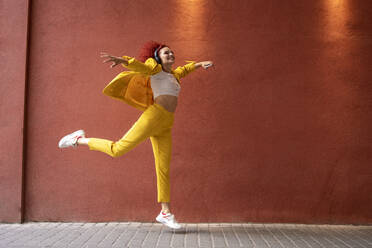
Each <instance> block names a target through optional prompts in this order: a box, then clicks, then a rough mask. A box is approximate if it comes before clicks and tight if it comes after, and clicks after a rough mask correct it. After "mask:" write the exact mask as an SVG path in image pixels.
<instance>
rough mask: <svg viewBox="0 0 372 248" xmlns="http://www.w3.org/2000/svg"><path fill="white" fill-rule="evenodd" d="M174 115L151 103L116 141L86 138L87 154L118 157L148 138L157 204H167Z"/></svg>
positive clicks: (168, 199)
mask: <svg viewBox="0 0 372 248" xmlns="http://www.w3.org/2000/svg"><path fill="white" fill-rule="evenodd" d="M173 122H174V113H172V112H169V111H168V110H166V109H165V108H164V107H163V106H161V105H159V104H157V103H154V104H152V105H150V106H149V107H148V108H147V109H146V110H145V111H144V112H143V113H142V115H141V116H140V118H139V119H138V120H137V121H136V122H135V123H134V125H133V126H132V127H131V128H130V129H129V131H128V132H127V133H126V134H125V135H124V136H123V137H122V138H121V139H120V140H118V141H116V142H114V141H111V140H106V139H99V138H90V139H89V142H88V146H89V149H90V150H94V151H101V152H104V153H106V154H108V155H110V156H112V157H119V156H121V155H124V154H125V153H127V152H129V151H130V150H132V149H133V148H134V147H136V146H137V145H138V144H140V143H141V142H142V141H144V140H146V139H147V138H149V137H150V140H151V144H152V149H153V152H154V158H155V169H156V177H157V189H158V202H169V201H170V183H169V165H170V160H171V153H172V134H171V131H172V126H173Z"/></svg>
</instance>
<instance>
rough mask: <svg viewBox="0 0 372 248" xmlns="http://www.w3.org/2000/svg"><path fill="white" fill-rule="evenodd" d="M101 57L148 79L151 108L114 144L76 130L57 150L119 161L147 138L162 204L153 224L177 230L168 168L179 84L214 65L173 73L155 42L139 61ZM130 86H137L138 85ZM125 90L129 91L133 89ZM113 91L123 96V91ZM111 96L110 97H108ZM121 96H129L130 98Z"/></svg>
mask: <svg viewBox="0 0 372 248" xmlns="http://www.w3.org/2000/svg"><path fill="white" fill-rule="evenodd" d="M101 57H103V58H107V60H105V61H103V63H107V62H113V64H112V65H111V68H113V67H114V66H116V65H119V64H122V65H123V66H124V67H126V68H128V69H130V70H132V71H136V72H135V73H134V74H136V73H137V74H136V75H138V73H141V75H144V76H145V77H147V78H148V79H150V82H151V89H150V90H152V92H153V95H151V100H153V102H152V104H151V103H150V104H148V107H147V108H145V110H144V112H143V114H142V115H141V116H140V118H139V119H138V120H137V121H136V122H135V124H134V125H133V126H132V127H131V129H130V130H129V131H128V132H127V133H126V134H125V135H124V136H123V137H122V138H121V139H120V140H118V141H116V142H114V141H110V140H106V139H99V138H87V137H86V135H85V132H84V131H83V130H78V131H76V132H73V133H71V134H69V135H66V136H65V137H63V138H62V139H61V140H60V142H59V147H60V148H66V147H77V146H78V145H87V146H88V147H89V149H90V150H95V151H101V152H105V153H106V154H108V155H110V156H112V157H119V156H121V155H123V154H125V153H127V152H129V151H130V150H131V149H133V148H134V147H135V146H137V145H138V144H140V143H141V142H143V141H144V140H146V139H147V138H150V140H151V143H152V147H153V152H154V157H155V168H156V176H157V191H158V202H159V203H161V211H160V213H159V215H158V216H157V217H156V220H157V221H159V222H160V223H163V224H165V225H167V226H168V227H170V228H175V229H178V228H180V227H181V226H180V225H179V224H178V223H177V221H176V219H175V217H174V214H172V213H171V211H170V206H169V202H170V184H169V165H170V158H171V152H172V136H171V130H172V126H173V122H174V112H175V110H176V107H177V100H178V95H179V92H180V89H181V86H180V84H179V82H180V78H182V77H184V76H186V75H187V74H188V73H190V72H192V71H194V70H195V69H197V68H199V67H203V68H204V69H207V68H208V67H210V66H213V63H212V62H211V61H203V62H199V63H197V62H191V63H188V64H186V65H184V66H182V67H181V66H179V67H177V69H175V70H173V69H172V66H173V64H174V62H175V56H174V53H173V51H172V50H171V49H170V48H169V47H168V46H167V45H165V44H160V43H157V42H154V41H150V42H148V43H146V44H145V45H144V47H143V48H142V52H141V55H140V57H141V60H142V61H138V60H136V59H135V58H131V57H128V56H122V57H115V56H112V55H109V54H107V53H102V54H101ZM143 62H144V63H143ZM144 80H145V79H144ZM113 81H114V80H113ZM132 81H133V80H132ZM115 82H116V81H115ZM119 84H120V83H119ZM132 84H134V85H139V84H138V83H132ZM120 85H121V86H120V87H122V84H120ZM111 86H112V83H110V84H109V85H108V86H107V87H106V88H105V89H111V88H114V89H117V87H116V86H115V87H111ZM126 87H128V88H131V87H132V86H131V87H129V86H126ZM132 88H133V87H132ZM109 91H110V90H106V91H105V90H104V93H105V92H109ZM115 91H120V92H123V90H122V89H120V90H115ZM108 95H110V94H108ZM113 95H114V94H113V93H112V94H111V95H110V96H113ZM124 95H126V96H128V95H129V94H124ZM127 98H128V97H127ZM127 98H126V99H124V97H123V99H122V100H125V101H126V102H128V103H130V104H131V105H133V104H132V102H135V101H131V102H129V101H128V99H127ZM133 106H135V105H133ZM136 106H137V105H136Z"/></svg>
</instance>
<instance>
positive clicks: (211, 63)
mask: <svg viewBox="0 0 372 248" xmlns="http://www.w3.org/2000/svg"><path fill="white" fill-rule="evenodd" d="M211 66H213V62H212V61H203V62H199V63H196V64H195V69H197V68H199V67H203V68H204V69H208V68H209V67H211Z"/></svg>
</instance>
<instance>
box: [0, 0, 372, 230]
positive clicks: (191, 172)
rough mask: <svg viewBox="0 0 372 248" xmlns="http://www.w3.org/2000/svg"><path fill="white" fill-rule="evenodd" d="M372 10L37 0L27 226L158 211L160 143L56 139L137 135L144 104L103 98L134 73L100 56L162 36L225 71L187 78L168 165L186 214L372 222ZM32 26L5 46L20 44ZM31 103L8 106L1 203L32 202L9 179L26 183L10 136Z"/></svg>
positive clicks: (0, 215) (343, 5) (325, 3)
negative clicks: (121, 151) (112, 151)
mask: <svg viewBox="0 0 372 248" xmlns="http://www.w3.org/2000/svg"><path fill="white" fill-rule="evenodd" d="M3 2H5V1H3ZM18 2H19V4H20V5H22V4H23V5H22V8H23V9H24V10H23V11H24V12H26V6H27V4H26V3H24V2H22V1H18ZM88 3H89V4H88ZM371 10H372V2H371V1H369V0H365V1H362V0H359V1H351V0H349V1H347V0H340V1H333V0H318V1H294V0H293V1H273V0H272V1H259V0H255V1H243V0H241V1H219V0H218V1H190V0H189V1H186V0H185V1H181V0H180V1H156V2H153V1H144V0H141V1H119V0H114V1H104V0H95V1H89V2H88V1H52V0H49V1H41V0H33V1H32V4H31V36H30V40H29V43H28V45H29V47H30V57H29V63H28V64H27V68H28V74H27V75H28V80H26V81H27V84H28V90H27V95H26V96H27V104H26V112H27V121H26V128H27V132H26V133H27V136H26V141H27V143H26V151H25V153H24V157H25V158H27V160H26V163H25V179H24V181H23V185H24V188H25V198H24V205H23V207H24V212H23V213H24V216H25V220H26V221H154V218H155V216H156V215H157V213H158V211H159V204H158V203H157V201H156V199H157V198H156V178H155V167H154V158H153V153H152V149H151V143H150V141H149V140H147V141H146V142H144V143H143V144H141V145H139V146H138V147H136V148H135V149H134V150H132V151H131V152H129V153H128V154H126V155H124V156H123V157H120V158H115V159H114V158H111V157H109V156H108V155H106V154H104V153H100V152H95V151H89V150H88V149H87V148H86V147H81V148H78V149H65V150H61V149H59V148H58V147H57V143H58V140H59V139H60V138H61V137H62V136H63V135H65V134H67V133H69V132H72V131H75V130H77V129H81V128H82V129H84V130H85V131H86V133H87V136H88V137H100V138H108V139H113V140H116V139H119V138H121V137H122V136H123V135H124V134H125V132H126V131H127V130H128V129H129V128H130V127H131V126H132V125H133V123H134V122H135V121H136V120H137V119H138V118H139V116H140V114H141V112H139V111H138V110H136V109H135V108H132V107H130V106H129V105H126V104H123V103H121V102H119V101H116V100H112V99H111V98H109V97H107V96H105V95H103V94H102V89H103V88H104V87H105V85H106V84H107V83H108V82H109V81H110V80H111V79H112V78H114V77H115V76H116V74H118V73H119V72H120V71H122V70H123V68H122V67H115V68H113V69H110V67H109V64H103V63H102V59H101V58H100V57H99V53H100V51H106V52H108V53H111V54H113V55H117V56H120V55H129V56H136V55H137V52H138V49H139V48H140V46H141V44H143V43H144V42H145V41H147V40H149V39H153V40H158V41H164V42H166V44H168V45H169V46H170V47H171V48H172V49H173V50H174V51H175V54H176V65H175V66H178V65H182V64H184V63H185V62H184V60H199V61H201V60H212V61H214V62H215V70H214V69H209V70H208V71H204V70H203V69H198V70H197V71H196V72H194V73H192V74H190V76H188V77H187V78H185V79H183V81H182V90H181V93H180V96H179V105H178V108H177V110H176V113H175V123H174V128H173V138H174V139H173V147H174V148H173V154H172V155H173V157H172V164H171V208H172V211H173V212H174V213H175V214H176V216H177V219H178V220H179V221H180V222H284V223H289V222H298V223H353V224H366V223H372V212H371V211H370V209H372V196H371V191H372V168H371V162H372V158H371V148H372V145H371V144H372V143H371V141H372V129H371V125H372V115H371V111H372V101H371V95H372V86H371V84H370V82H371V79H372V76H371V74H370V67H371V65H370V61H372V46H371V45H372V19H371V18H370V16H371V15H372V11H371ZM3 11H4V10H1V12H3ZM11 13H12V14H15V15H16V16H18V17H19V18H21V17H22V18H24V14H23V13H21V12H20V10H19V9H13V10H12V12H11ZM3 23H5V24H6V25H9V26H10V27H12V28H13V29H14V28H16V23H14V22H10V21H8V20H6V21H4V20H2V25H5V24H3ZM22 27H25V25H24V26H22ZM21 31H22V29H21ZM23 31H24V32H26V29H23ZM3 33H5V31H3V29H1V35H2V36H3ZM22 35H23V36H20V37H14V38H12V39H13V40H14V43H9V44H8V43H7V44H6V46H5V49H3V50H6V53H11V51H12V50H11V49H12V47H13V46H14V44H15V43H16V42H19V43H20V44H23V45H24V40H25V33H22ZM22 42H23V43H22ZM18 52H19V51H18ZM2 54H3V53H2ZM11 54H12V53H11ZM23 55H25V52H24V51H23V53H20V56H19V57H18V59H19V60H22V59H23V61H25V58H24V57H23ZM2 62H3V61H2ZM16 62H17V61H16V58H14V57H11V63H14V64H15V63H16ZM3 63H4V62H3ZM11 63H9V64H11ZM7 65H8V64H7ZM9 68H10V70H7V71H5V70H3V68H2V70H1V73H2V74H1V75H2V76H4V75H5V78H6V85H8V86H4V85H3V84H1V87H2V91H1V92H2V94H4V90H3V87H10V86H9V85H10V83H12V85H14V86H16V87H15V88H14V89H15V90H16V91H17V92H18V93H19V92H22V89H23V87H24V85H25V81H24V77H20V75H19V73H20V71H19V70H15V69H14V68H11V67H9ZM22 68H23V67H22ZM9 72H10V73H9ZM22 75H23V74H22ZM11 77H19V78H17V85H15V84H14V83H13V80H14V79H12V78H11ZM5 90H6V88H5ZM4 97H5V99H6V100H5V101H4V102H5V106H1V108H0V109H1V111H2V112H1V113H3V112H4V111H6V112H10V111H8V109H9V110H10V109H11V108H13V106H12V104H14V103H13V101H17V102H16V104H18V105H20V106H22V104H23V102H22V101H23V97H22V95H21V96H19V97H18V98H14V97H11V96H10V94H6V95H5V96H4ZM2 99H3V98H2ZM3 109H4V110H3ZM22 111H23V109H22V108H20V109H19V110H18V112H19V113H17V115H16V114H15V113H14V114H13V113H12V115H14V116H13V117H14V118H11V117H8V115H3V114H2V115H1V123H7V122H9V123H10V124H13V126H12V127H11V131H8V133H3V134H2V135H3V136H4V138H3V139H5V140H6V142H3V141H2V143H1V151H2V152H1V153H0V154H1V157H0V159H1V160H0V161H1V163H2V165H1V173H2V174H1V177H2V178H5V179H4V180H6V181H7V183H6V186H7V187H8V188H1V189H0V199H1V200H2V201H3V200H5V199H8V198H9V194H10V193H11V194H13V196H12V197H14V199H13V198H11V200H12V201H15V199H19V198H20V190H14V189H9V188H10V187H14V188H20V187H21V185H20V184H21V182H22V181H21V180H20V174H19V173H18V174H17V176H16V177H15V178H16V179H17V180H16V179H14V176H13V175H10V173H14V172H12V171H20V170H21V168H22V165H21V160H22V159H21V158H22V154H21V153H20V151H19V149H17V148H19V147H22V136H21V134H22V133H19V134H18V136H17V137H18V140H17V142H15V143H16V144H13V143H12V141H13V140H14V135H12V133H11V132H17V130H18V132H19V129H17V128H16V127H15V126H14V125H16V123H18V120H21V119H22V118H21V117H22V113H23V112H22ZM4 116H6V117H4ZM21 123H22V122H21ZM1 128H2V129H3V128H5V127H3V124H2V125H1ZM2 131H3V130H2ZM5 131H6V130H5ZM8 144H12V146H14V151H15V152H9V151H8V149H9V148H8ZM5 149H6V150H5ZM17 154H18V155H17ZM15 155H17V156H15ZM4 161H6V162H4ZM3 164H4V165H3ZM1 183H2V184H3V182H1ZM15 203H18V205H17V204H15V205H12V204H11V203H6V204H8V205H6V204H5V207H6V208H8V209H12V211H13V213H11V211H6V210H4V209H3V208H4V207H3V206H2V207H0V211H1V212H0V219H1V220H10V219H12V220H13V221H17V220H18V218H19V217H18V215H17V213H16V212H14V211H18V209H16V208H17V207H19V200H17V201H15Z"/></svg>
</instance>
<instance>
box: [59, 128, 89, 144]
mask: <svg viewBox="0 0 372 248" xmlns="http://www.w3.org/2000/svg"><path fill="white" fill-rule="evenodd" d="M78 138H85V132H84V130H78V131H75V132H73V133H71V134H68V135H66V136H65V137H63V138H62V139H61V140H60V141H59V143H58V146H59V148H66V147H77V145H78V144H77V140H78Z"/></svg>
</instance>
